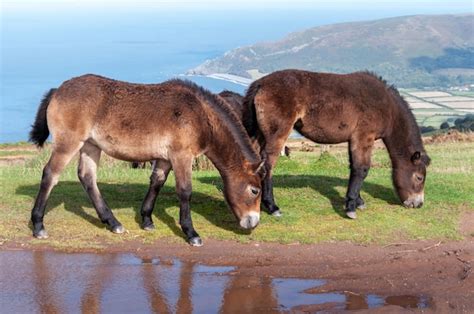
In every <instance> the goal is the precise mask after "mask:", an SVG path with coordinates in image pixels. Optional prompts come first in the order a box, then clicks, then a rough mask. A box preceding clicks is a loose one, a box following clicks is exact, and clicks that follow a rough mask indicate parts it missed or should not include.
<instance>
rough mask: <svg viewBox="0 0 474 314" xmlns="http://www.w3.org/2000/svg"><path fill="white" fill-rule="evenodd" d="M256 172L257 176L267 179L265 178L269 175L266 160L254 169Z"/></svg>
mask: <svg viewBox="0 0 474 314" xmlns="http://www.w3.org/2000/svg"><path fill="white" fill-rule="evenodd" d="M254 172H255V174H258V175H259V176H260V178H262V179H263V178H265V176H266V175H267V170H266V169H265V159H264V160H262V161H261V162H260V163H259V164H257V165H256V167H255V168H254Z"/></svg>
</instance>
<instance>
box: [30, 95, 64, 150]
mask: <svg viewBox="0 0 474 314" xmlns="http://www.w3.org/2000/svg"><path fill="white" fill-rule="evenodd" d="M56 90H57V89H56V88H51V89H50V90H49V91H48V92H47V93H46V94H45V95H44V97H43V99H42V100H41V103H40V106H39V108H38V112H37V113H36V118H35V122H34V123H33V125H32V126H31V127H32V128H31V131H30V138H29V141H30V142H33V143H35V144H36V146H38V147H43V144H44V142H45V141H46V139H47V138H48V136H49V128H48V121H47V119H46V111H47V109H48V105H49V102H50V101H51V98H52V97H53V95H54V92H55V91H56Z"/></svg>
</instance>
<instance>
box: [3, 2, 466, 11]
mask: <svg viewBox="0 0 474 314" xmlns="http://www.w3.org/2000/svg"><path fill="white" fill-rule="evenodd" d="M1 3H2V9H3V10H11V9H13V10H17V9H21V10H24V9H31V10H45V9H48V10H49V9H52V8H54V9H60V8H72V7H77V8H104V9H125V8H127V9H133V8H139V7H147V8H161V9H164V8H169V9H193V10H196V9H205V10H210V9H239V8H249V9H252V8H256V9H257V8H313V9H315V8H321V9H341V8H346V9H351V8H353V9H356V8H361V7H362V8H371V9H383V10H387V9H390V8H400V7H407V8H411V9H414V10H417V9H423V8H426V10H427V11H431V10H433V9H436V10H445V11H447V12H450V11H453V12H472V11H473V1H472V0H451V1H449V0H448V1H446V0H444V1H437V0H398V1H383V0H382V1H380V0H379V1H376V0H331V1H329V0H324V1H310V0H292V1H288V0H231V1H223V0H220V1H219V0H204V1H192V0H174V1H170V0H156V1H151V0H135V1H133V0H80V1H78V0H44V1H38V0H3V1H1Z"/></svg>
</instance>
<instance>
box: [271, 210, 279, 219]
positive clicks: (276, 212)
mask: <svg viewBox="0 0 474 314" xmlns="http://www.w3.org/2000/svg"><path fill="white" fill-rule="evenodd" d="M270 215H272V216H273V217H281V215H282V213H281V211H280V210H279V209H277V210H275V211H274V212H272V213H270Z"/></svg>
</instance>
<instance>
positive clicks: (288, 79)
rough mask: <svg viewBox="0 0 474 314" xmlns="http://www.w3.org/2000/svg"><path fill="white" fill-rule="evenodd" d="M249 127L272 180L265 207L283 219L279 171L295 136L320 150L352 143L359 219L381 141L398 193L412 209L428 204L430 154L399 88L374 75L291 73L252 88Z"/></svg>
mask: <svg viewBox="0 0 474 314" xmlns="http://www.w3.org/2000/svg"><path fill="white" fill-rule="evenodd" d="M244 125H245V127H246V129H247V132H248V133H249V135H250V136H251V137H254V138H257V139H258V141H259V143H260V147H261V156H262V158H263V159H265V167H266V172H267V175H266V177H265V179H264V180H263V183H262V189H263V192H262V202H263V204H264V206H265V207H267V209H268V211H269V212H270V213H273V214H277V215H279V214H280V210H279V207H278V206H277V205H276V204H275V200H274V196H273V182H272V169H273V168H274V166H275V163H276V161H277V158H278V154H279V152H280V150H281V148H282V146H283V145H284V143H285V141H286V139H287V138H288V136H289V134H290V132H291V130H292V129H295V130H296V131H298V132H299V133H300V134H301V135H303V136H304V137H306V138H308V139H310V140H312V141H314V142H316V143H320V144H336V143H342V142H349V160H350V178H349V186H348V189H347V193H346V204H345V209H346V214H347V216H348V217H350V218H356V208H362V207H364V206H365V204H364V201H363V200H362V198H361V197H360V190H361V187H362V182H363V180H364V179H365V178H366V176H367V174H368V172H369V168H370V160H371V153H372V148H373V145H374V141H375V140H377V139H382V140H383V142H384V143H385V146H386V147H387V149H388V152H389V154H390V159H391V161H392V168H393V171H392V178H393V184H394V186H395V190H396V191H397V194H398V196H399V198H400V200H401V201H402V203H403V204H404V205H405V206H407V207H420V206H422V204H423V201H424V184H425V179H426V167H427V166H428V165H429V163H430V158H429V157H428V155H427V154H426V151H425V149H424V147H423V142H422V140H421V135H420V131H419V129H418V126H417V124H416V121H415V118H414V116H413V114H412V113H411V111H410V108H409V106H408V104H407V102H406V101H405V100H404V99H403V97H401V96H400V94H399V93H398V91H397V90H396V88H395V87H393V86H388V85H387V83H386V82H385V81H384V80H382V79H381V78H379V77H377V76H376V75H374V74H372V73H369V72H356V73H351V74H344V75H341V74H331V73H314V72H308V71H300V70H284V71H278V72H274V73H272V74H269V75H267V76H265V77H263V78H261V79H259V80H257V81H255V82H253V83H252V84H251V85H250V87H249V89H248V91H247V94H246V96H245V99H244Z"/></svg>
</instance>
